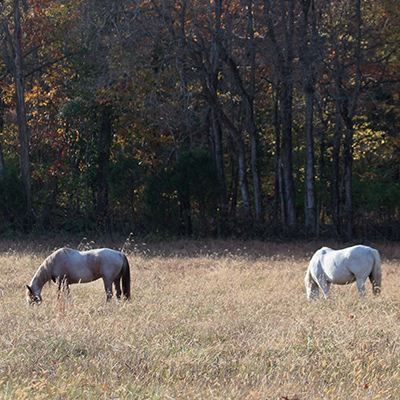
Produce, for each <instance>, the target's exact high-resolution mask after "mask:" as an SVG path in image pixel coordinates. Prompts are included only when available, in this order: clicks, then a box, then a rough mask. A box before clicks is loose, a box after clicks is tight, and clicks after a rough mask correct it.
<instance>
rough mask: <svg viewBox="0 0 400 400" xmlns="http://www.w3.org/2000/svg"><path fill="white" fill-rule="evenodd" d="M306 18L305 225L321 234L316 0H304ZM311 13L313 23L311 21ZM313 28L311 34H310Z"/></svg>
mask: <svg viewBox="0 0 400 400" xmlns="http://www.w3.org/2000/svg"><path fill="white" fill-rule="evenodd" d="M302 6H303V15H302V16H303V19H302V24H301V51H300V53H301V54H300V60H301V62H302V72H303V91H304V95H305V100H306V121H305V139H306V159H305V173H304V174H305V177H304V180H305V197H304V208H305V219H306V221H305V229H306V236H309V237H316V236H317V207H316V200H315V164H314V133H313V124H314V96H315V94H314V93H315V67H314V65H315V58H316V49H315V41H314V37H315V35H316V20H315V9H314V1H313V0H303V1H302ZM309 14H311V26H310V21H309V16H310V15H309ZM309 29H311V35H310V34H309Z"/></svg>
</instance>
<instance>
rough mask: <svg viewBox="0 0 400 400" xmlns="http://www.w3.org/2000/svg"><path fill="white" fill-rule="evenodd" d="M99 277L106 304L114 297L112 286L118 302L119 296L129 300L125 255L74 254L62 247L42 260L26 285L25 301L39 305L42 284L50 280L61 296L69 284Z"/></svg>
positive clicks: (103, 252)
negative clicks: (64, 287) (105, 295)
mask: <svg viewBox="0 0 400 400" xmlns="http://www.w3.org/2000/svg"><path fill="white" fill-rule="evenodd" d="M99 278H102V279H103V282H104V288H105V290H106V294H107V301H110V299H111V298H112V296H113V291H112V284H113V283H114V287H115V291H116V294H117V298H118V299H119V298H120V297H121V293H122V294H123V296H124V297H125V298H126V299H127V300H128V299H129V298H130V292H131V287H130V280H131V278H130V269H129V263H128V259H127V258H126V256H125V254H123V253H121V252H119V251H116V250H111V249H95V250H88V251H76V250H72V249H68V248H62V249H59V250H57V251H55V252H54V253H53V254H51V255H50V256H49V257H47V258H46V259H45V260H44V261H43V263H42V265H41V266H40V267H39V269H38V270H37V271H36V273H35V275H34V277H33V278H32V281H31V283H30V284H29V285H26V287H27V292H26V300H27V301H28V304H30V305H31V304H40V303H41V302H42V296H41V291H42V288H43V285H44V284H45V283H46V282H48V281H50V280H53V281H54V282H57V283H58V291H59V294H60V291H61V289H62V286H63V285H65V286H66V289H67V290H69V287H68V285H69V284H72V283H87V282H92V281H95V280H96V279H99ZM120 281H122V291H121V285H120Z"/></svg>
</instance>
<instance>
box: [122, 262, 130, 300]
mask: <svg viewBox="0 0 400 400" xmlns="http://www.w3.org/2000/svg"><path fill="white" fill-rule="evenodd" d="M123 256H124V257H123V260H124V261H123V265H122V293H123V295H124V297H125V299H126V300H129V299H130V298H131V271H130V268H129V262H128V258H127V257H126V255H125V254H124V255H123Z"/></svg>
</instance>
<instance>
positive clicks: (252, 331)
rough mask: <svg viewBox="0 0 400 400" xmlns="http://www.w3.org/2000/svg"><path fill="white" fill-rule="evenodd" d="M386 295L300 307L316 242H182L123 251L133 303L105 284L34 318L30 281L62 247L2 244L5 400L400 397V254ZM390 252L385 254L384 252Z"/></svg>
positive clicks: (50, 291) (337, 293) (47, 306)
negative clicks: (110, 297)
mask: <svg viewBox="0 0 400 400" xmlns="http://www.w3.org/2000/svg"><path fill="white" fill-rule="evenodd" d="M392 246H393V248H392V247H390V246H389V245H385V247H382V249H380V248H379V246H375V247H376V248H378V250H380V251H381V256H382V270H383V290H382V295H381V296H380V298H373V297H372V295H371V289H370V286H369V282H368V283H367V285H368V292H367V296H366V298H364V299H359V298H358V295H357V290H356V288H355V286H354V285H350V286H347V287H335V286H333V287H332V299H331V300H329V301H312V302H309V301H307V299H306V295H305V288H304V282H303V280H304V274H305V270H306V267H307V265H308V260H309V258H310V257H311V254H312V253H313V252H314V251H315V250H317V249H318V247H320V246H319V244H316V243H298V244H276V243H263V242H234V241H202V242H196V241H178V242H164V243H161V242H160V243H156V244H144V243H134V242H132V243H129V245H128V246H126V248H125V251H126V252H127V255H128V258H129V261H130V264H131V277H132V300H131V301H130V302H128V303H119V304H118V303H116V302H115V301H113V302H112V303H111V304H108V305H105V293H104V289H103V285H102V282H101V281H97V282H94V283H91V284H85V285H75V286H71V294H72V302H68V300H67V299H62V303H61V304H60V302H57V301H56V294H55V287H54V285H46V286H45V287H44V289H43V292H42V295H43V304H42V305H41V306H40V307H33V308H28V307H27V305H26V303H25V296H24V295H25V290H24V287H25V286H24V285H25V284H26V283H29V281H30V279H31V277H32V276H33V274H34V272H35V270H36V269H37V268H38V266H39V265H40V263H41V261H42V260H43V259H44V258H45V257H46V256H47V255H48V254H50V252H51V251H52V250H53V249H54V247H51V246H50V244H49V245H48V246H47V247H46V246H44V245H43V246H42V247H38V246H37V245H36V244H35V245H32V244H30V243H20V244H15V243H13V242H9V243H6V242H3V243H1V244H0V399H19V398H21V399H30V398H31V399H49V398H52V399H100V398H105V399H264V400H265V399H269V400H270V399H286V400H287V399H290V400H300V399H301V400H302V399H322V398H325V399H387V398H398V397H400V389H399V388H400V374H399V373H398V371H399V363H400V348H399V335H400V329H399V328H400V320H399V317H400V314H399V307H398V302H399V290H398V288H399V283H400V282H399V281H400V279H399V274H398V269H399V263H398V261H397V256H398V255H400V252H399V251H398V250H397V248H396V247H395V246H394V245H392ZM386 254H388V256H387V255H386Z"/></svg>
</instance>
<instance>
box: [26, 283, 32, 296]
mask: <svg viewBox="0 0 400 400" xmlns="http://www.w3.org/2000/svg"><path fill="white" fill-rule="evenodd" d="M26 288H27V289H28V290H29V293H31V294H33V291H32V289H31V287H30V286H28V285H26Z"/></svg>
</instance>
